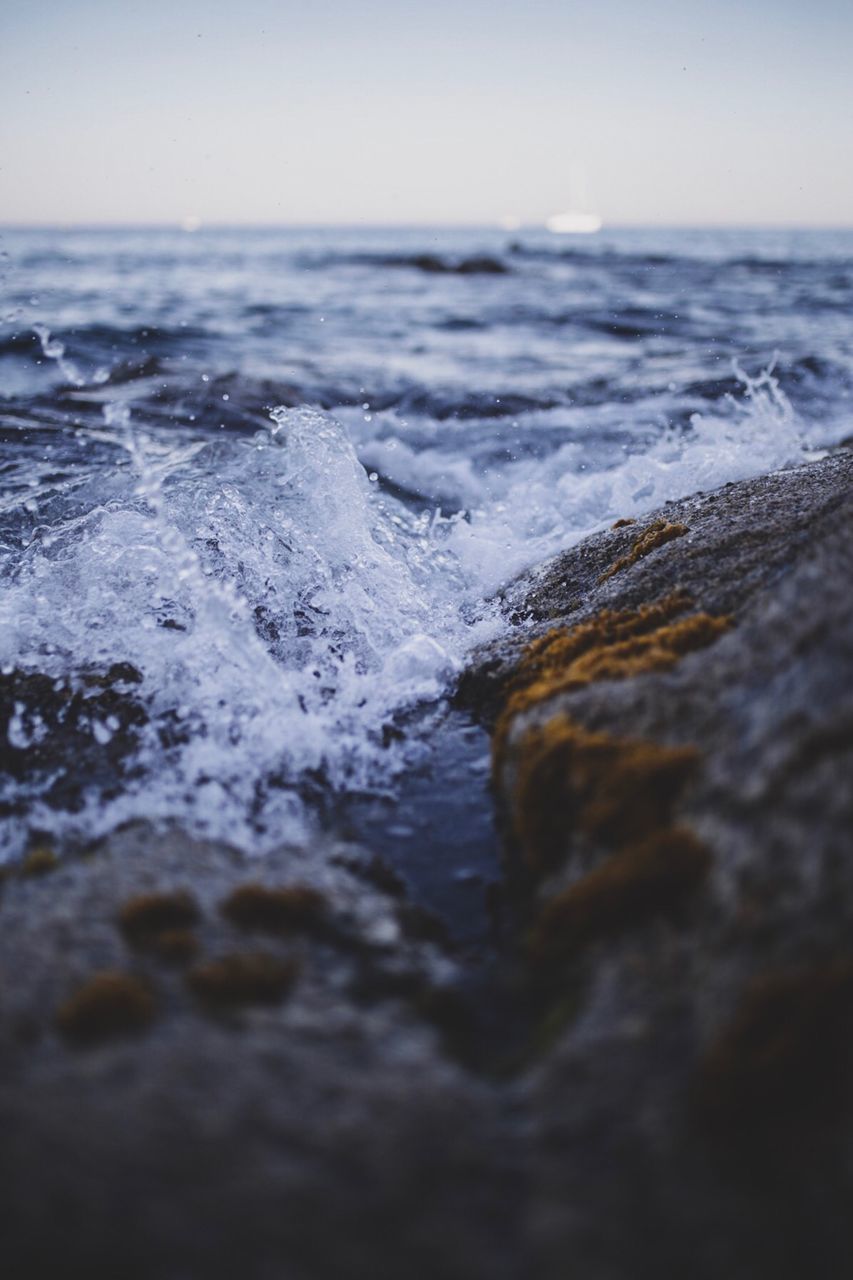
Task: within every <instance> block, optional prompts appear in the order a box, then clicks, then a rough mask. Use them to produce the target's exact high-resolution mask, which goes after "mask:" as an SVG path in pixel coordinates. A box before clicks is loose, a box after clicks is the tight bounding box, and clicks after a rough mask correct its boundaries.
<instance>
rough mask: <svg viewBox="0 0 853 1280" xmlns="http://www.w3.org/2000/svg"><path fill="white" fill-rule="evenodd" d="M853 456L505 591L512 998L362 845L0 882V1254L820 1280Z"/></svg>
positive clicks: (101, 862) (845, 734) (833, 1033)
mask: <svg viewBox="0 0 853 1280" xmlns="http://www.w3.org/2000/svg"><path fill="white" fill-rule="evenodd" d="M851 479H853V455H851V454H849V453H847V452H846V451H841V452H839V453H837V454H834V455H832V456H830V457H827V458H825V459H823V460H821V461H818V462H815V463H812V464H809V465H807V466H805V467H802V468H800V469H798V470H796V471H790V472H783V473H779V474H777V475H771V476H767V477H764V478H762V479H759V480H751V481H745V482H743V483H739V484H735V485H730V486H727V487H726V488H724V489H722V490H720V491H718V492H716V493H713V494H700V495H697V496H696V497H694V498H691V499H688V500H686V501H683V502H678V503H672V504H669V505H668V506H667V507H666V508H664V509H663V510H661V511H659V512H654V513H652V514H651V515H650V516H649V517H648V518H646V519H641V520H639V521H637V522H636V523H630V524H625V525H623V526H622V527H620V528H615V529H613V530H610V531H607V532H605V533H602V534H599V535H596V536H595V537H593V538H590V539H588V540H587V541H585V542H584V543H582V544H580V545H579V546H578V547H576V548H574V549H573V550H571V551H569V552H567V553H565V554H564V555H561V556H559V557H557V558H556V559H555V560H553V561H551V562H549V563H548V564H546V565H544V566H542V567H541V568H539V569H537V570H535V571H532V572H530V573H528V574H525V575H522V577H520V578H519V579H517V580H516V581H515V582H513V583H512V584H510V585H509V586H508V587H507V588H506V590H505V592H504V601H505V607H506V611H507V614H508V616H509V617H510V619H511V621H512V624H513V625H512V626H511V629H510V630H509V632H508V634H507V636H506V637H505V638H504V639H502V640H501V641H500V642H499V643H496V644H493V645H491V646H489V647H487V648H485V649H484V650H481V651H480V652H479V653H478V654H476V655H475V657H474V660H473V662H472V664H471V667H470V669H469V671H468V673H467V674H466V676H465V678H464V679H463V680H462V682H461V684H460V689H459V695H458V696H459V699H460V701H461V702H464V704H465V705H466V706H467V707H468V708H469V709H471V710H472V711H473V712H474V713H475V714H477V715H478V716H479V717H480V719H481V721H482V722H483V723H485V724H487V725H488V726H489V727H490V728H493V729H494V739H493V741H494V750H495V774H494V787H495V799H496V805H497V812H498V815H499V826H500V830H501V834H502V838H503V842H504V846H505V851H504V866H505V877H504V881H503V884H502V886H501V887H500V891H499V893H497V894H496V897H497V898H498V899H499V901H498V902H497V903H496V905H495V909H494V912H493V914H494V916H495V918H496V919H499V920H500V923H501V927H502V932H501V933H499V934H496V937H495V941H494V945H495V947H496V948H502V949H503V950H502V957H503V958H502V961H501V964H502V966H503V967H502V969H501V975H500V981H498V979H497V978H495V977H494V975H492V976H488V975H487V976H486V977H485V978H484V977H483V974H482V973H481V974H480V975H479V977H477V976H476V975H475V976H474V977H473V978H472V971H471V966H470V962H469V959H468V957H466V954H465V951H464V948H463V949H460V948H459V947H457V946H455V945H454V943H453V941H452V939H448V937H447V936H446V935H445V934H444V932H443V930H442V929H441V928H440V927H439V926H440V922H438V924H437V923H436V921H435V919H434V918H431V917H430V916H429V915H428V913H424V912H423V911H422V910H420V909H419V908H418V907H417V904H415V903H412V902H409V901H408V900H407V898H406V893H405V886H404V885H403V883H402V882H401V880H400V877H399V875H398V874H396V873H395V871H394V869H393V868H392V867H391V866H389V865H388V864H387V863H386V862H384V861H382V860H381V859H380V860H377V858H376V853H375V850H371V849H366V850H365V849H363V848H360V847H357V846H355V845H352V844H344V843H340V842H339V843H335V842H333V841H326V842H322V841H320V842H317V843H316V844H315V845H314V846H312V847H309V848H301V849H299V848H287V849H281V850H280V851H279V852H278V853H276V854H273V855H271V856H269V857H266V856H265V857H264V858H263V859H261V858H258V859H248V858H246V857H244V856H242V855H238V854H236V853H235V852H233V851H232V850H230V849H228V848H226V847H224V846H217V845H212V844H206V843H203V842H193V841H191V840H189V839H188V838H186V837H185V836H183V835H181V834H180V833H177V832H173V833H171V834H165V835H164V834H163V833H159V834H156V833H154V832H153V831H151V830H149V829H148V828H147V827H145V826H136V827H132V828H128V829H126V830H124V831H121V832H118V833H116V834H115V835H114V836H113V837H111V838H110V839H109V840H107V841H105V842H103V843H102V844H100V845H99V846H97V847H95V848H94V849H92V850H89V851H88V852H87V853H86V854H85V855H83V856H81V855H79V854H75V855H73V856H67V857H64V858H60V859H59V860H58V861H57V860H55V859H54V860H51V859H50V858H49V857H48V856H39V857H34V858H33V859H31V861H30V862H29V863H26V862H25V863H23V864H22V865H21V866H20V868H18V869H15V870H11V871H9V872H8V873H7V874H6V875H5V877H4V880H3V883H2V887H0V975H2V988H0V990H2V996H0V1128H2V1132H3V1134H4V1141H3V1143H2V1148H0V1169H1V1170H2V1176H3V1186H4V1196H3V1199H2V1206H0V1231H2V1239H3V1241H4V1244H3V1250H4V1258H5V1260H6V1261H7V1262H8V1265H9V1268H10V1274H15V1275H40V1274H46V1273H47V1271H48V1269H50V1270H56V1269H57V1268H58V1267H59V1266H62V1267H63V1269H64V1270H66V1271H67V1270H69V1268H70V1269H71V1270H72V1271H74V1272H75V1273H85V1274H90V1275H98V1276H100V1275H104V1276H107V1275H110V1276H115V1275H119V1274H120V1275H122V1276H129V1277H136V1276H138V1277H157V1278H158V1280H159V1277H165V1278H167V1280H171V1278H172V1277H175V1278H177V1277H181V1278H183V1277H195V1276H199V1277H208V1276H213V1277H217V1276H232V1275H234V1274H236V1272H237V1271H238V1269H239V1272H240V1273H241V1274H243V1275H245V1276H247V1277H259V1278H260V1280H265V1278H266V1277H271V1278H272V1277H276V1278H278V1277H281V1276H287V1277H288V1280H291V1278H293V1280H303V1278H304V1280H313V1278H314V1277H338V1276H345V1277H362V1276H363V1277H368V1276H369V1277H380V1278H381V1277H385V1276H387V1277H389V1278H390V1277H395V1278H396V1277H398V1276H401V1275H406V1276H417V1277H420V1276H423V1277H427V1276H430V1277H433V1276H437V1277H447V1278H448V1280H450V1278H454V1280H455V1278H456V1277H459V1278H460V1280H461V1277H466V1278H467V1277H479V1276H482V1277H486V1276H488V1277H497V1278H498V1280H500V1278H501V1277H507V1278H510V1277H512V1278H513V1280H515V1277H521V1276H525V1277H526V1276H530V1275H536V1276H541V1277H544V1278H545V1280H564V1278H565V1277H566V1276H567V1275H577V1276H580V1277H584V1278H585V1280H599V1278H600V1280H638V1278H641V1280H644V1278H645V1277H647V1276H648V1277H652V1276H654V1277H661V1276H668V1275H676V1274H689V1275H691V1276H693V1277H700V1278H704V1277H707V1278H708V1280H711V1277H713V1278H714V1280H717V1278H718V1277H719V1276H721V1275H725V1276H727V1277H734V1278H736V1280H741V1278H742V1280H747V1278H749V1280H756V1278H763V1277H765V1276H766V1277H768V1278H769V1277H771V1276H773V1277H774V1280H775V1278H776V1277H779V1276H784V1277H800V1276H803V1275H810V1274H814V1275H827V1276H835V1275H839V1276H840V1275H845V1274H848V1273H849V1271H850V1269H851V1266H853V1228H851V1226H850V1222H849V1212H848V1206H849V1201H850V1195H851V1191H853V1186H851V1181H853V1178H851V1171H850V1170H851V1161H850V1152H851V1139H853V1116H851V1102H853V977H851V974H853V942H851V939H853V862H851V852H853V849H851V836H850V832H851V831H853V787H851V783H850V778H851V766H853V758H851V757H853V678H851V677H853V549H851V523H853V522H851V515H853V491H851ZM673 529H675V530H678V532H677V533H673V532H672V530H673ZM661 535H663V536H661ZM552 633H555V634H552ZM13 678H17V677H13ZM132 693H133V690H132V688H130V689H127V690H124V689H122V694H123V696H125V695H127V696H130V697H131V698H132ZM10 696H12V697H13V705H14V702H15V701H16V700H17V701H20V700H21V699H20V698H18V697H17V695H14V696H13V695H10ZM89 696H92V697H100V696H102V695H101V694H100V693H98V692H97V691H96V692H95V693H94V694H92V695H89ZM115 714H116V715H118V714H120V713H119V711H115ZM510 991H511V994H508V993H509V992H510ZM472 1001H475V1002H476V1005H477V1009H478V1016H479V1018H480V1022H479V1023H477V1021H476V1019H473V1020H472V1008H473V1007H474V1006H473V1004H472ZM519 1010H521V1011H523V1016H517V1015H518V1013H519ZM472 1022H473V1024H475V1025H474V1031H473V1033H472V1031H471V1027H472ZM472 1035H473V1039H474V1040H478V1041H479V1045H480V1050H479V1052H472V1051H471V1049H472V1044H471V1041H472Z"/></svg>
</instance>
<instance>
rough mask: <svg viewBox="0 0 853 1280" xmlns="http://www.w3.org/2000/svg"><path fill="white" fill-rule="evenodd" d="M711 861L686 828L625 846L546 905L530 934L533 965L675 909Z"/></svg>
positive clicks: (665, 831) (566, 953)
mask: <svg viewBox="0 0 853 1280" xmlns="http://www.w3.org/2000/svg"><path fill="white" fill-rule="evenodd" d="M710 864H711V856H710V853H709V851H708V849H707V848H706V847H705V845H704V844H703V843H702V842H701V840H699V839H698V837H697V836H695V835H694V834H693V832H692V831H690V830H689V829H688V828H687V827H669V828H665V829H663V830H660V831H655V832H653V833H652V834H651V835H649V836H647V837H646V839H645V840H642V841H640V842H638V843H637V844H633V845H628V846H626V847H625V848H623V849H621V850H620V851H619V852H618V853H616V854H614V855H613V856H612V857H610V858H608V859H607V861H606V862H604V863H602V864H601V865H600V866H599V867H596V869H595V870H594V871H591V872H590V873H589V874H588V875H586V876H584V877H583V878H582V879H581V880H579V881H578V882H577V883H576V884H573V885H571V886H570V887H569V888H568V889H565V890H563V892H562V893H558V894H556V895H555V896H554V897H553V898H551V900H550V901H549V902H548V903H547V904H546V906H545V907H544V908H543V910H542V912H541V913H540V915H539V918H538V920H537V922H536V926H535V929H534V932H533V935H532V938H531V959H532V961H533V963H534V964H535V965H537V966H541V965H548V964H551V963H553V962H554V961H558V960H561V959H563V958H565V957H567V956H571V955H574V954H576V953H577V952H579V951H580V950H581V949H582V948H583V947H584V946H586V945H587V944H589V943H591V942H595V941H596V940H598V939H599V938H603V937H608V936H610V935H612V934H614V933H617V932H620V931H621V930H623V929H626V928H629V927H631V926H633V925H635V924H638V923H641V922H642V921H643V920H645V919H647V918H649V917H651V916H655V915H661V914H666V913H668V912H669V911H672V910H674V909H675V908H676V907H678V906H679V905H680V903H681V901H682V899H683V898H684V897H685V896H686V895H687V894H688V893H689V892H690V891H691V890H692V889H694V888H695V887H696V886H697V885H698V884H699V883H700V881H701V880H702V879H703V877H704V876H705V874H706V872H707V871H708V868H709V867H710Z"/></svg>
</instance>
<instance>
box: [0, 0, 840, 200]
mask: <svg viewBox="0 0 853 1280" xmlns="http://www.w3.org/2000/svg"><path fill="white" fill-rule="evenodd" d="M584 179H585V185H586V190H587V192H588V197H589V202H590V203H591V204H592V205H593V206H594V207H595V208H596V209H597V210H598V212H599V213H601V214H602V215H603V216H604V218H605V220H607V221H608V222H628V223H650V224H651V223H683V224H716V223H734V224H740V225H746V224H751V223H758V224H771V223H783V224H785V223H794V224H805V225H822V224H823V225H827V224H829V225H851V224H853V0H811V2H807V0H739V2H738V3H735V2H734V0H716V2H714V3H711V2H708V0H701V2H699V0H670V2H669V3H662V2H661V0H577V2H575V0H528V2H527V3H526V4H521V3H514V4H502V3H500V0H489V2H487V0H432V3H429V0H419V2H418V3H410V2H409V0H348V2H347V0H310V2H309V0H278V2H277V3H276V2H275V0H242V3H236V2H235V0H229V2H228V3H223V2H222V0H144V2H140V3H127V2H126V0H76V2H72V0H65V2H63V0H42V3H38V4H25V3H19V4H17V5H15V6H13V5H12V4H11V0H6V2H5V4H4V6H3V12H2V16H0V222H6V223H20V222H46V223H75V222H131V223H143V222H166V223H177V222H179V221H181V219H183V218H185V217H187V216H197V217H199V218H201V219H202V220H204V221H205V222H226V223H241V222H250V223H251V222H261V223H269V222H287V223H311V222H323V223H340V222H344V223H348V222H420V223H429V222H455V223H463V222H470V223H491V222H495V221H497V219H498V218H500V217H501V215H505V214H515V215H517V216H518V217H520V218H522V219H524V220H526V221H527V220H530V221H534V220H536V221H539V220H541V219H542V218H543V217H544V216H546V215H547V214H549V213H552V212H554V211H555V210H558V209H561V208H565V207H566V206H567V205H568V204H570V203H571V202H572V200H573V198H574V199H577V196H578V194H579V191H578V187H579V183H582V182H583V180H584Z"/></svg>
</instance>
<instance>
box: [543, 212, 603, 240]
mask: <svg viewBox="0 0 853 1280" xmlns="http://www.w3.org/2000/svg"><path fill="white" fill-rule="evenodd" d="M601 225H602V224H601V218H600V217H599V215H598V214H597V213H583V212H581V210H580V209H567V210H566V211H565V212H564V213H552V214H551V217H550V218H547V219H546V221H545V226H546V227H547V228H548V230H549V231H553V232H554V233H555V235H560V236H568V235H591V234H592V233H593V232H595V231H600V230H601Z"/></svg>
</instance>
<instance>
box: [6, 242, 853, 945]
mask: <svg viewBox="0 0 853 1280" xmlns="http://www.w3.org/2000/svg"><path fill="white" fill-rule="evenodd" d="M851 435H853V232H849V231H846V232H845V231H836V232H833V231H796V230H791V231H787V230H773V231H759V230H751V231H734V230H664V229H656V230H649V229H646V230H639V229H638V230H627V229H625V230H622V229H620V230H612V231H611V230H605V231H603V232H601V233H599V234H597V235H589V236H571V235H554V234H551V233H550V232H547V231H545V230H537V229H532V230H528V229H522V230H519V231H518V232H512V233H508V232H506V231H501V230H494V229H481V230H478V229H462V230H460V229H441V230H436V229H430V228H427V229H424V228H405V229H400V228H352V229H341V228H326V229H313V228H312V229H304V230H302V229H294V228H288V229H280V228H258V229H245V228H230V229H208V228H205V227H201V228H199V229H197V230H194V231H193V230H182V229H156V228H147V229H73V230H68V229H49V228H39V229H6V230H2V231H0V474H2V494H0V673H1V674H0V691H2V695H3V696H2V723H0V741H2V751H0V756H2V762H3V770H2V773H0V860H9V859H15V858H17V857H20V856H21V855H22V854H23V853H25V852H26V851H27V849H28V848H31V847H32V845H33V844H34V843H38V842H40V843H44V842H48V843H50V844H51V845H52V846H55V847H56V848H57V849H64V848H66V847H67V848H75V847H82V846H85V845H87V844H88V843H90V842H91V841H93V840H97V839H98V838H100V837H102V836H104V835H107V834H108V833H110V832H111V831H113V830H114V829H116V828H117V827H120V826H122V825H123V824H125V823H128V822H132V821H136V820H145V821H147V822H150V823H152V824H153V825H154V827H155V829H156V828H162V829H165V828H168V827H170V826H179V827H181V828H182V829H184V830H186V831H189V832H190V833H191V834H194V835H197V836H199V837H200V838H208V839H213V840H221V841H225V842H227V843H228V844H230V845H233V846H235V847H237V848H239V849H242V850H244V851H246V852H247V853H249V854H251V855H253V856H257V857H261V858H262V857H263V855H264V853H265V852H266V851H267V850H269V849H270V848H272V847H274V846H278V845H281V844H287V843H292V844H302V845H304V844H305V843H306V842H310V841H311V840H313V839H315V838H316V837H317V835H318V833H319V834H322V833H324V832H327V833H329V834H330V835H332V836H334V837H336V838H339V837H342V838H346V839H353V840H358V841H361V842H362V843H366V844H367V845H368V846H369V847H371V848H373V849H376V850H378V851H379V852H380V853H381V854H382V856H383V857H385V858H387V859H389V860H390V861H391V862H392V863H393V865H394V866H395V867H396V869H397V870H398V872H399V873H400V874H401V875H402V876H403V878H404V879H407V880H409V881H410V882H411V883H412V884H413V885H414V887H415V892H416V894H417V893H420V894H421V895H422V897H423V898H424V900H425V901H426V902H427V904H430V903H432V904H433V905H436V906H437V907H439V908H440V907H441V906H442V904H444V905H445V906H446V904H447V900H448V895H450V897H451V898H452V904H451V909H450V914H451V915H454V913H455V915H454V918H455V919H456V922H457V925H458V927H459V928H460V929H461V930H462V931H463V932H464V931H465V929H466V928H469V929H470V930H473V931H475V932H476V929H477V928H480V927H481V926H482V915H481V914H480V915H478V914H477V913H478V912H480V907H479V906H477V905H476V903H479V902H480V900H481V898H482V890H483V885H484V882H487V881H488V879H489V876H490V875H492V874H493V873H494V867H495V865H496V862H495V859H496V857H497V855H496V853H495V843H496V842H495V837H494V831H493V829H492V825H491V823H492V819H491V803H490V798H489V794H488V770H489V743H488V735H487V733H486V732H485V730H484V729H483V728H482V726H480V725H478V724H477V723H476V722H475V721H474V720H472V719H470V718H468V717H466V716H465V715H463V713H461V712H460V711H459V710H458V709H456V708H455V706H454V703H453V696H452V695H453V689H454V684H455V682H456V679H457V677H458V675H459V673H460V671H461V670H462V669H463V667H464V665H465V663H466V660H467V659H468V656H469V655H470V654H471V652H472V651H473V650H474V649H475V648H476V647H477V646H478V645H480V644H482V643H484V642H486V641H488V640H492V639H494V638H496V637H499V636H501V635H502V634H504V633H505V632H506V630H507V629H508V627H509V626H510V623H509V622H508V621H507V619H506V618H505V617H504V615H503V614H502V612H501V608H500V589H501V587H502V585H503V584H504V583H506V582H507V581H508V580H510V579H511V578H512V577H513V576H514V575H517V574H519V573H521V572H522V571H523V570H524V569H526V568H527V567H529V566H531V565H535V564H537V563H539V562H541V561H543V560H544V559H546V558H547V557H550V556H553V555H555V554H556V553H558V552H560V551H562V550H564V549H566V548H569V547H571V546H572V545H573V544H575V543H576V542H577V541H578V540H579V539H581V538H583V537H584V536H585V535H587V534H589V533H592V532H595V531H596V530H600V529H603V528H606V527H607V526H608V525H609V524H611V523H612V522H613V521H614V520H615V519H617V518H620V517H627V516H635V517H639V516H642V514H643V513H644V512H647V511H649V510H651V509H653V508H655V507H657V506H659V505H660V504H661V503H663V502H665V501H666V500H668V499H673V498H678V497H681V496H684V495H686V494H689V493H692V492H695V491H697V490H709V489H713V488H715V487H717V486H719V485H722V484H724V483H726V482H727V481H733V480H738V479H741V478H744V477H748V476H751V475H755V474H758V473H762V472H767V471H771V470H774V469H777V468H781V467H788V466H792V465H795V464H796V463H798V462H800V461H802V460H803V459H806V458H809V457H815V456H819V455H820V454H821V453H822V451H824V450H826V449H828V448H831V447H833V446H834V445H837V444H838V443H840V442H841V441H843V440H844V439H846V438H848V437H850V436H851ZM3 740H4V741H3ZM453 895H455V896H453ZM453 904H455V905H453ZM466 921H467V922H468V923H467V924H466ZM477 921H479V923H477ZM472 922H473V923H472Z"/></svg>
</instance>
